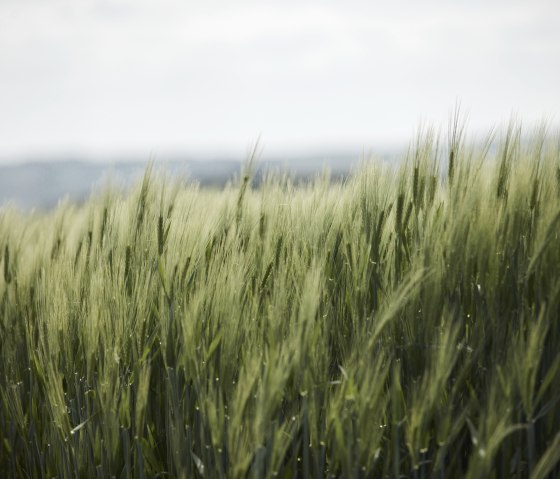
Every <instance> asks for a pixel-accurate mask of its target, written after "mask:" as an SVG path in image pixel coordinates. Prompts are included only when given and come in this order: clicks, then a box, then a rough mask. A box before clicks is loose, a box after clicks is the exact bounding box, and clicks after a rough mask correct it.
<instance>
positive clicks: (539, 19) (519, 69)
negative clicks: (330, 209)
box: [0, 0, 560, 160]
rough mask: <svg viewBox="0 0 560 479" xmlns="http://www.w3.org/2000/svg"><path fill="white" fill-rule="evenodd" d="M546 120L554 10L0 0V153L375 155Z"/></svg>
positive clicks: (556, 85) (528, 4)
mask: <svg viewBox="0 0 560 479" xmlns="http://www.w3.org/2000/svg"><path fill="white" fill-rule="evenodd" d="M456 101H460V102H461V105H462V108H463V110H464V111H465V112H468V114H469V127H470V131H477V130H486V129H487V128H490V127H491V126H493V125H497V124H500V123H503V122H507V120H508V119H509V116H510V114H511V113H512V112H513V113H517V114H518V116H519V117H520V118H521V119H522V120H523V122H524V123H527V124H531V123H533V122H538V121H539V120H541V119H542V118H548V119H551V120H552V122H553V123H557V122H558V119H559V118H558V114H559V113H560V2H559V1H558V0H531V1H529V0H527V1H523V2H519V1H512V0H509V1H472V0H469V1H467V0H462V1H446V2H436V1H417V0H416V1H414V0H409V1H391V2H373V1H362V2H360V1H347V0H345V1H338V2H334V1H293V2H292V1H282V2H280V1H276V2H271V1H262V0H261V1H259V2H257V1H224V0H222V1H217V0H214V1H212V0H205V1H198V2H193V1H186V0H0V158H4V159H11V160H13V159H17V158H20V157H25V156H28V155H39V156H40V155H56V154H59V153H60V154H67V153H75V154H86V155H93V156H95V155H106V154H124V153H131V154H135V155H140V156H141V157H147V156H149V154H150V153H156V154H157V153H158V152H163V151H166V152H168V151H177V152H191V153H205V154H224V153H225V154H231V155H234V156H243V155H244V153H245V152H246V150H247V147H248V145H249V144H251V143H252V142H254V141H255V139H256V138H257V137H258V136H259V135H261V137H262V138H261V139H262V144H263V145H264V148H265V151H266V152H267V153H268V154H279V153H286V152H289V153H306V152H312V151H321V152H325V151H329V150H345V149H348V150H349V151H360V150H362V149H365V150H374V151H375V150H382V149H384V148H386V147H388V146H391V145H394V144H398V143H399V142H401V141H408V140H409V139H410V138H411V137H412V135H413V134H414V132H415V130H416V128H417V127H418V126H419V124H420V122H421V121H423V122H425V123H428V124H433V125H435V126H440V125H443V126H445V125H446V124H447V121H448V119H449V115H450V112H451V110H452V109H453V107H454V105H455V103H456Z"/></svg>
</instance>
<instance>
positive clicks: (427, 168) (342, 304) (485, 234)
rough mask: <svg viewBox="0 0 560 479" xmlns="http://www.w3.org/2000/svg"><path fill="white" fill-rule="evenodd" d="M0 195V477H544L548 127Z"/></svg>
mask: <svg viewBox="0 0 560 479" xmlns="http://www.w3.org/2000/svg"><path fill="white" fill-rule="evenodd" d="M461 140H462V135H461V131H460V130H459V129H457V128H456V129H455V130H453V131H452V132H451V135H450V138H449V140H448V143H447V144H445V145H444V146H442V145H439V148H438V144H437V142H436V141H435V140H434V138H433V135H431V134H429V133H428V134H426V135H425V136H424V137H422V138H421V139H420V140H419V141H418V142H417V144H415V145H414V146H413V147H412V148H411V150H410V153H409V155H408V159H407V161H406V163H405V164H403V165H402V166H400V167H398V168H390V167H386V166H383V165H380V164H377V165H376V164H373V165H369V166H364V168H362V169H361V170H360V171H359V172H357V173H356V174H355V175H354V176H353V177H352V178H350V179H348V180H347V181H345V182H342V183H341V182H338V183H337V182H335V183H331V182H329V181H328V178H327V177H325V176H324V177H320V178H318V179H317V180H316V181H315V182H313V183H311V184H309V185H299V186H294V185H293V184H292V183H291V182H290V180H288V179H286V178H271V179H270V180H269V181H267V182H266V183H265V184H264V185H261V187H260V188H258V189H253V188H251V181H250V175H249V173H247V174H246V175H244V176H242V178H241V180H240V181H239V183H238V184H235V185H231V186H229V187H227V188H226V189H225V190H223V191H218V190H207V189H200V188H197V187H196V186H194V185H188V184H183V183H179V182H176V181H173V180H169V179H168V180H165V179H164V178H162V177H159V176H157V175H155V174H153V173H151V172H150V171H147V173H146V176H145V178H144V181H143V182H142V183H141V184H139V185H137V187H136V188H135V189H133V190H132V191H130V192H127V193H123V192H120V191H118V190H115V189H110V188H107V189H106V190H104V191H103V192H102V193H100V194H99V195H96V196H94V197H92V198H91V199H90V200H89V201H88V202H86V203H85V204H84V205H82V206H79V207H78V206H75V205H72V204H69V203H64V204H61V205H60V206H59V207H58V208H56V209H55V210H54V211H52V212H50V213H47V214H34V215H33V214H32V215H25V214H21V213H18V212H17V211H15V210H9V209H5V210H3V211H0V252H1V259H0V265H1V270H0V399H1V404H0V438H1V443H0V473H1V475H2V476H3V477H5V476H12V477H54V476H57V477H74V476H76V477H99V478H102V477H103V478H104V477H110V476H115V477H154V476H161V477H189V478H190V477H210V478H214V477H232V478H245V477H255V478H260V477H281V478H292V477H305V478H307V477H312V478H316V479H319V478H326V477H349V478H369V477H398V476H403V477H414V478H428V477H438V478H439V477H441V478H443V477H471V478H485V477H532V478H545V477H550V478H552V477H558V476H559V475H560V467H559V464H558V461H559V460H560V432H559V431H560V320H559V318H560V236H559V235H560V146H559V144H558V143H555V144H553V143H552V142H551V141H549V140H547V139H546V138H545V137H544V135H542V134H540V135H539V134H536V135H535V137H534V139H533V140H532V141H531V142H529V143H526V142H522V141H521V139H520V132H519V130H518V129H516V128H510V129H509V130H508V132H507V133H506V134H504V135H503V138H502V140H501V141H500V142H499V145H498V148H497V149H495V150H494V149H492V150H491V151H495V153H492V154H489V153H488V150H487V149H485V148H484V147H478V148H475V147H473V148H471V147H468V146H467V145H465V144H463V142H462V141H461Z"/></svg>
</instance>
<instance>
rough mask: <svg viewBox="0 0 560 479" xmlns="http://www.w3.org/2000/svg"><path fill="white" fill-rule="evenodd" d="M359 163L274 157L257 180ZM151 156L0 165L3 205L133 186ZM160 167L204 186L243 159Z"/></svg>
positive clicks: (231, 173)
mask: <svg viewBox="0 0 560 479" xmlns="http://www.w3.org/2000/svg"><path fill="white" fill-rule="evenodd" d="M359 162H360V158H359V157H351V156H350V155H346V156H343V155H339V156H330V157H329V156H324V157H321V156H316V157H307V158H301V159H297V158H292V159H288V160H280V159H273V160H268V161H264V162H259V163H258V164H257V171H256V174H255V183H256V184H258V183H259V182H260V181H261V179H262V177H263V175H264V174H265V172H270V171H273V172H287V173H289V174H290V175H291V176H293V177H294V178H296V179H306V178H310V177H313V176H315V175H316V174H318V173H320V172H321V171H323V170H325V169H329V171H330V172H331V176H332V177H333V178H340V177H344V176H345V175H347V174H348V173H349V172H350V171H351V169H352V168H353V167H355V166H356V165H358V164H359ZM147 165H148V162H147V161H122V162H118V161H113V162H109V161H106V162H87V161H81V160H64V161H30V162H25V163H19V164H7V165H1V164H0V206H2V205H6V204H7V203H12V204H15V205H16V206H17V207H18V208H20V209H23V210H31V209H39V210H45V209H50V208H52V207H54V206H56V204H57V203H58V202H59V201H60V200H62V199H64V198H66V197H68V198H69V199H71V200H72V201H83V200H84V199H86V198H87V197H88V196H89V195H90V194H91V192H92V190H93V188H95V187H99V186H101V185H102V184H103V182H104V181H107V180H108V179H109V178H110V179H112V180H115V181H117V183H118V184H122V185H130V184H131V183H133V182H134V181H136V180H138V179H139V178H141V177H142V175H143V173H144V171H145V169H146V167H147ZM154 167H155V169H156V170H158V169H163V170H164V171H166V172H168V173H169V174H171V175H179V176H181V177H183V178H186V179H188V180H191V181H193V182H197V183H199V184H200V185H202V186H214V187H223V186H224V185H225V184H226V183H227V182H228V181H230V180H232V179H233V178H235V177H236V175H237V176H239V173H240V171H241V168H242V162H240V161H235V160H227V159H225V160H170V161H165V162H157V161H156V162H154Z"/></svg>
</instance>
